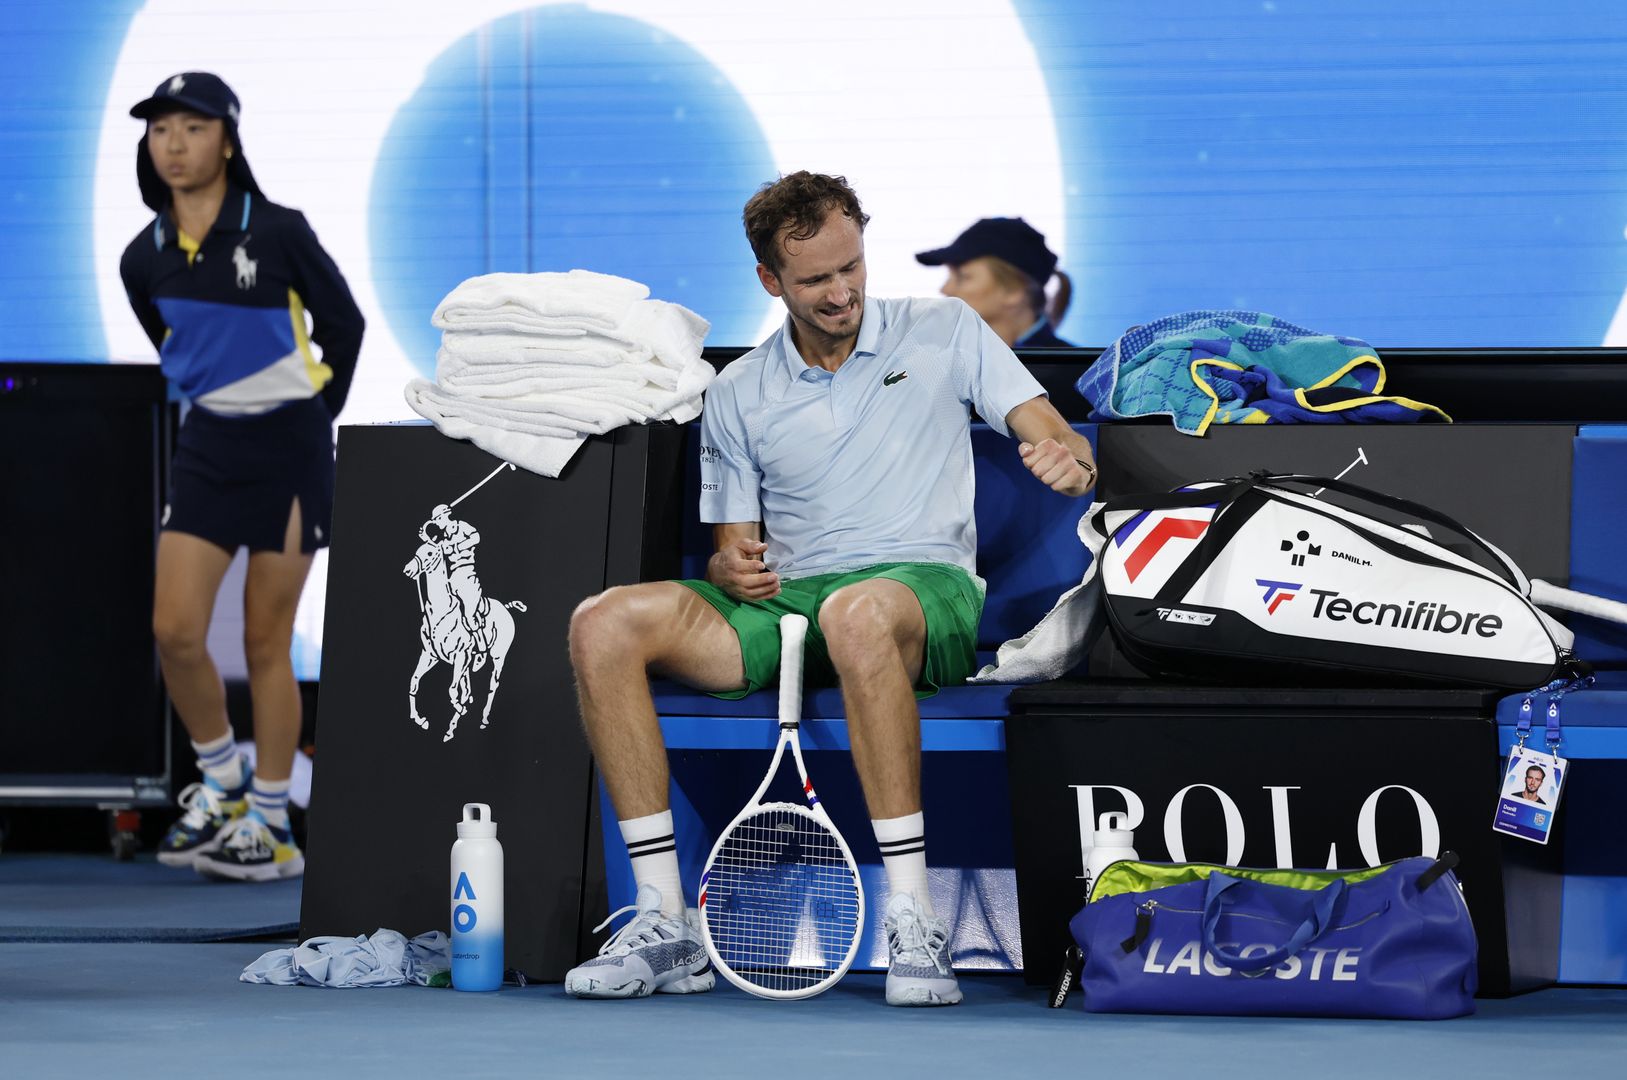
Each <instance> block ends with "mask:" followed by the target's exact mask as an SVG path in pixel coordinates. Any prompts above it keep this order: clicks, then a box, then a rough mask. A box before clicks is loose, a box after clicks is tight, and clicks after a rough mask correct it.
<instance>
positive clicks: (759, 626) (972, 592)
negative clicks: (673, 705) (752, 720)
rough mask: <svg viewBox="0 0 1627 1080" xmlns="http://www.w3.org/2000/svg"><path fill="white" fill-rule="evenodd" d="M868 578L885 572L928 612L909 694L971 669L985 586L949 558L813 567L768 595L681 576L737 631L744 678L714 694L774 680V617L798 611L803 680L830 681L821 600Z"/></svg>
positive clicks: (927, 691)
mask: <svg viewBox="0 0 1627 1080" xmlns="http://www.w3.org/2000/svg"><path fill="white" fill-rule="evenodd" d="M871 578H891V579H892V580H893V581H897V582H901V583H903V584H904V585H907V586H909V588H910V590H911V591H912V592H914V593H915V598H916V599H917V600H919V601H920V603H921V611H922V612H923V613H924V614H925V615H926V662H925V663H923V664H922V665H921V677H920V678H919V679H918V680H916V683H915V696H916V697H918V698H924V697H931V696H932V695H933V694H936V693H937V692H938V690H939V688H940V687H943V686H955V685H958V684H960V683H961V682H964V681H965V680H966V678H967V677H968V676H969V675H972V674H973V673H974V672H976V671H977V621H978V619H980V618H981V617H982V615H983V590H982V589H981V588H980V587H979V586H978V583H977V581H976V580H974V579H973V578H972V576H971V575H970V574H968V573H967V572H966V571H965V570H962V569H961V568H960V567H958V566H952V565H950V564H948V563H919V562H904V563H878V564H876V565H875V566H867V567H865V568H864V569H862V570H855V571H852V572H851V573H846V574H817V575H815V576H813V577H805V578H796V579H793V580H791V581H781V582H780V594H779V595H778V596H776V597H773V598H772V599H769V600H736V599H735V598H734V597H732V596H730V595H729V594H728V593H726V592H724V591H723V590H722V589H720V588H718V587H717V586H716V585H713V584H712V583H711V582H708V581H680V582H678V584H680V585H684V586H687V587H688V588H690V589H693V590H694V591H695V592H697V593H699V594H700V595H701V596H702V597H704V598H705V599H706V601H707V602H708V603H709V604H711V605H712V606H713V607H715V608H717V609H718V611H719V612H721V613H722V614H723V617H724V618H725V619H727V620H729V625H730V626H732V627H734V632H735V635H736V636H737V637H738V638H739V639H740V655H741V658H742V659H743V660H744V661H745V667H746V686H745V689H743V690H729V691H724V692H722V693H716V694H713V695H712V696H713V697H720V698H728V699H730V700H733V699H735V698H742V697H745V696H746V695H747V694H749V693H751V692H752V691H754V690H761V689H762V688H763V687H765V686H771V685H773V684H774V683H775V682H776V681H777V679H778V676H779V670H780V617H781V616H782V615H793V614H795V615H803V616H806V617H807V620H808V640H807V644H806V645H805V646H804V647H803V653H802V658H803V659H802V665H803V666H802V679H803V683H804V685H807V686H834V685H836V669H835V668H834V667H832V666H831V662H830V651H829V649H828V648H827V647H826V645H825V635H824V634H822V633H820V632H819V606H820V605H821V604H823V603H824V602H825V598H826V597H828V596H830V594H831V593H833V592H835V591H836V590H837V589H840V588H842V587H843V586H844V585H852V584H854V583H855V582H859V581H868V580H870V579H871Z"/></svg>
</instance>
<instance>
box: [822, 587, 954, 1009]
mask: <svg viewBox="0 0 1627 1080" xmlns="http://www.w3.org/2000/svg"><path fill="white" fill-rule="evenodd" d="M819 627H820V629H821V630H822V631H823V632H824V634H825V640H826V643H827V645H828V647H829V649H830V658H831V664H832V665H833V666H834V667H835V668H836V674H837V677H838V678H839V679H840V680H841V683H842V700H843V702H844V703H845V704H846V706H847V733H848V739H849V740H850V741H851V742H852V744H853V764H854V767H855V768H857V769H858V773H859V781H860V783H862V784H863V785H864V798H865V801H866V802H867V803H868V804H869V806H870V817H871V827H872V828H873V829H874V830H875V833H876V842H877V844H878V845H879V846H880V848H881V853H882V863H883V865H884V866H885V868H886V871H887V885H888V890H889V892H890V894H891V895H890V896H889V897H888V900H887V904H886V906H885V908H884V909H883V916H882V927H883V929H884V931H885V933H886V935H887V951H888V955H889V963H888V968H887V990H886V994H887V1004H889V1005H953V1004H955V1003H956V1002H958V1001H960V1000H961V991H960V985H959V983H958V982H957V981H956V979H955V972H954V967H953V963H952V960H951V958H950V952H949V928H948V926H947V925H945V923H944V922H943V921H942V920H941V919H939V918H938V917H937V916H936V915H935V914H934V913H933V910H932V897H931V895H930V893H929V890H928V886H927V872H926V839H925V830H924V827H923V822H922V816H921V719H920V712H919V710H918V709H917V707H916V704H915V689H914V687H915V680H916V679H918V678H919V677H920V674H921V667H922V664H923V663H924V662H925V650H926V632H927V631H926V616H925V615H924V614H923V613H922V611H921V604H920V601H919V600H918V599H916V596H915V591H914V590H913V589H911V588H910V587H909V586H907V585H905V584H903V583H902V582H898V581H892V580H890V579H887V578H875V579H872V580H870V581H863V582H859V583H858V584H855V585H849V586H846V587H845V588H842V589H838V590H837V591H836V592H835V593H833V594H831V596H830V598H829V599H828V600H826V601H825V603H824V605H823V606H822V607H821V608H820V611H819Z"/></svg>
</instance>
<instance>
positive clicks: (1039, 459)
mask: <svg viewBox="0 0 1627 1080" xmlns="http://www.w3.org/2000/svg"><path fill="white" fill-rule="evenodd" d="M1017 453H1019V454H1021V455H1022V459H1023V464H1024V465H1026V466H1028V471H1029V472H1031V473H1033V474H1034V476H1035V477H1036V478H1037V479H1038V480H1039V482H1040V483H1042V484H1044V485H1045V486H1046V487H1048V488H1050V489H1051V490H1052V491H1060V492H1061V493H1062V494H1064V495H1083V494H1084V493H1085V492H1087V491H1089V490H1090V489H1091V488H1093V487H1095V486H1096V466H1095V465H1094V464H1092V463H1091V462H1088V461H1081V460H1079V459H1078V458H1076V457H1074V456H1073V451H1071V450H1069V449H1068V448H1067V447H1066V446H1063V445H1062V444H1061V443H1059V442H1057V441H1056V440H1055V439H1042V440H1040V442H1038V443H1019V444H1018V446H1017Z"/></svg>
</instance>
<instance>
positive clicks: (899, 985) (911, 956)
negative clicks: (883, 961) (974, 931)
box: [882, 893, 960, 1005]
mask: <svg viewBox="0 0 1627 1080" xmlns="http://www.w3.org/2000/svg"><path fill="white" fill-rule="evenodd" d="M882 927H883V929H885V930H886V931H887V951H888V953H889V954H890V955H891V957H892V962H891V964H889V965H888V967H887V1004H889V1005H956V1004H959V1003H960V983H958V982H956V981H955V970H954V968H953V967H951V966H950V956H949V930H948V928H947V927H946V926H944V924H943V920H941V919H939V918H938V917H937V916H935V915H928V914H927V913H926V912H924V911H922V910H921V905H920V904H918V903H916V902H915V897H914V896H913V895H912V894H910V893H894V894H893V895H892V898H891V899H890V900H888V901H887V914H886V917H885V919H884V920H883V922H882Z"/></svg>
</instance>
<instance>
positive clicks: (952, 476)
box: [700, 297, 1045, 578]
mask: <svg viewBox="0 0 1627 1080" xmlns="http://www.w3.org/2000/svg"><path fill="white" fill-rule="evenodd" d="M1044 393H1045V391H1044V389H1043V388H1042V387H1041V386H1040V384H1039V382H1038V381H1037V380H1035V378H1034V377H1033V376H1032V375H1031V374H1029V373H1028V370H1027V369H1026V368H1024V367H1023V365H1022V362H1021V361H1019V360H1018V359H1017V356H1016V354H1015V353H1013V352H1012V351H1011V349H1010V348H1009V347H1008V346H1007V345H1006V344H1005V342H1003V341H1001V340H1000V338H999V337H998V336H997V335H996V334H995V333H994V331H992V330H990V329H989V328H988V325H987V324H986V323H984V322H983V320H982V319H980V318H978V316H977V314H976V313H975V312H974V311H972V309H971V308H969V307H967V306H966V304H965V303H964V302H963V301H961V300H957V299H952V298H936V297H934V298H930V299H926V298H917V299H907V300H882V299H876V298H869V297H867V298H866V299H865V305H864V319H863V321H862V322H861V324H860V326H859V336H858V342H857V344H856V345H855V346H854V349H853V354H852V355H851V356H849V357H848V359H847V360H846V362H844V363H843V364H842V366H841V368H839V369H838V370H837V371H836V373H835V374H832V373H830V372H828V371H825V370H824V369H823V368H819V367H812V366H810V365H809V364H808V363H807V362H806V361H804V360H803V359H802V357H801V356H800V355H799V354H798V353H797V349H796V345H795V343H794V342H793V341H792V339H791V329H790V320H789V319H787V320H786V325H784V326H782V327H781V328H780V329H779V330H778V331H776V332H775V334H774V336H772V337H770V338H769V339H768V340H767V341H765V342H764V343H763V344H761V345H759V346H758V347H757V348H755V349H753V350H752V351H751V352H749V353H747V354H746V355H745V356H742V357H741V358H740V359H738V360H736V361H735V362H734V363H732V364H730V365H728V366H727V367H725V368H724V369H723V371H722V373H721V374H719V375H718V377H717V379H716V380H714V381H713V383H712V385H711V386H710V387H709V388H708V389H707V391H706V406H705V411H704V412H703V413H702V414H701V499H700V514H701V520H702V521H705V522H711V523H723V522H748V521H761V522H762V523H763V526H764V530H765V532H766V533H767V535H766V536H765V537H764V539H765V540H766V541H767V543H768V551H767V552H766V553H765V556H766V560H765V561H766V562H767V563H768V566H769V569H771V570H773V571H774V572H775V573H777V574H779V575H780V576H781V577H783V578H798V577H808V576H810V575H813V574H831V573H839V572H843V571H847V570H853V569H857V568H859V567H863V566H871V565H874V564H876V563H889V562H938V563H953V564H954V565H956V566H959V567H962V568H964V569H965V570H966V572H967V573H969V574H972V575H973V576H974V577H975V576H976V573H977V525H976V523H975V522H974V521H973V518H972V493H973V483H974V482H973V474H972V440H971V435H970V430H969V420H970V416H971V411H972V409H974V408H975V409H976V410H977V412H978V414H979V415H980V416H982V418H983V419H984V420H985V421H987V422H988V424H989V426H990V427H993V428H994V429H995V430H996V431H999V432H1000V433H1001V434H1002V435H1009V434H1010V432H1008V431H1007V430H1006V414H1007V413H1008V412H1010V411H1011V410H1012V409H1014V408H1016V407H1017V406H1018V405H1021V404H1022V403H1023V402H1025V401H1029V400H1031V399H1032V398H1036V397H1040V396H1042V395H1043V394H1044Z"/></svg>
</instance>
